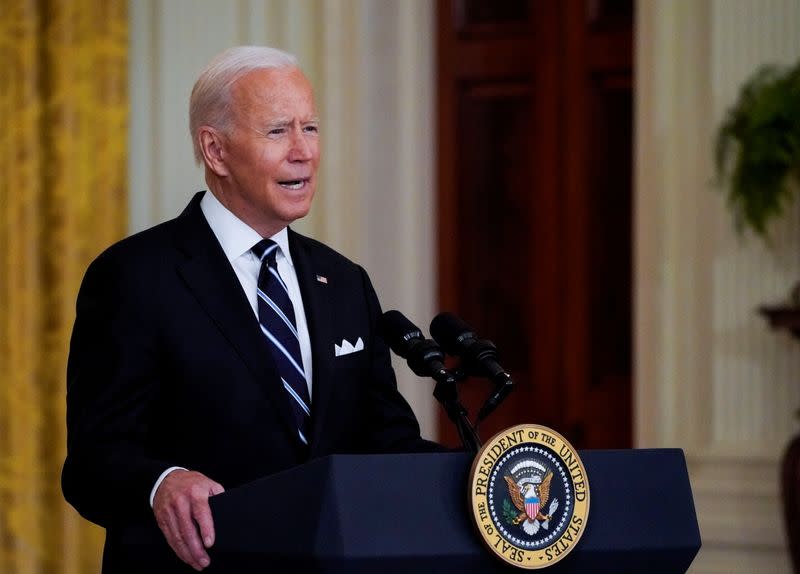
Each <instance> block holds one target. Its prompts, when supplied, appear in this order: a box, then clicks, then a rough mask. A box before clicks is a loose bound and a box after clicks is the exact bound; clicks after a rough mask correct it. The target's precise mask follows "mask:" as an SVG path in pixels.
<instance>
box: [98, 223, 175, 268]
mask: <svg viewBox="0 0 800 574" xmlns="http://www.w3.org/2000/svg"><path fill="white" fill-rule="evenodd" d="M174 225H175V220H174V219H172V220H170V221H166V222H164V223H160V224H158V225H155V226H153V227H150V228H149V229H145V230H143V231H139V232H137V233H134V234H132V235H129V236H128V237H125V238H124V239H120V240H119V241H117V242H116V243H113V244H112V245H110V246H109V247H107V248H106V249H105V250H104V251H103V252H102V253H100V255H98V256H97V258H96V259H95V261H94V263H96V264H103V263H107V264H118V263H121V262H125V263H127V264H128V265H133V264H136V263H137V262H146V261H149V262H153V261H156V260H158V259H160V257H159V254H160V253H164V252H166V251H167V250H168V249H169V248H170V246H171V245H172V243H173V241H172V236H173V233H174Z"/></svg>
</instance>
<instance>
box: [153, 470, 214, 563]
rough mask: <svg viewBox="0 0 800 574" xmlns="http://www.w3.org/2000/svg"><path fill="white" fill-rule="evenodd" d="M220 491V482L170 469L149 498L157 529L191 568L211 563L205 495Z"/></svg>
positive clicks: (211, 533) (210, 531) (210, 527)
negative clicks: (207, 549) (151, 500)
mask: <svg viewBox="0 0 800 574" xmlns="http://www.w3.org/2000/svg"><path fill="white" fill-rule="evenodd" d="M223 492H225V489H224V488H222V485H220V484H218V483H216V482H214V481H213V480H211V479H210V478H208V477H207V476H205V475H203V474H200V473H199V472H193V471H188V470H174V471H172V472H171V473H169V474H168V475H167V477H166V478H165V479H164V480H163V482H162V483H161V485H160V486H159V487H158V490H157V491H156V495H155V498H154V499H153V512H154V513H155V515H156V521H157V522H158V526H159V528H161V532H163V533H164V536H165V537H166V539H167V542H168V543H169V545H170V547H171V548H172V549H173V550H174V551H175V554H177V555H178V557H179V558H180V559H181V560H183V561H184V562H186V563H187V564H188V565H189V566H191V567H192V568H194V569H195V570H202V569H203V568H205V567H206V566H208V565H209V564H210V563H211V560H210V558H209V557H208V553H207V552H206V548H211V546H212V545H213V544H214V521H213V519H212V517H211V508H210V507H209V506H208V498H209V497H210V496H213V495H215V494H221V493H223ZM198 528H199V532H198Z"/></svg>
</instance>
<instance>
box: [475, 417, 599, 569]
mask: <svg viewBox="0 0 800 574" xmlns="http://www.w3.org/2000/svg"><path fill="white" fill-rule="evenodd" d="M469 480H470V484H469V488H470V491H469V497H470V505H471V508H472V513H473V516H474V518H475V524H476V525H477V527H478V531H479V532H480V534H481V536H482V538H483V540H484V542H485V543H486V545H487V546H488V547H489V548H490V549H491V550H492V552H494V553H495V554H496V555H497V556H499V557H500V558H502V559H503V560H504V561H506V562H508V563H509V564H512V565H514V566H517V567H519V568H527V569H536V568H546V567H548V566H551V565H553V564H555V563H556V562H558V561H559V560H561V559H562V558H564V557H565V556H566V555H567V554H569V553H570V551H571V550H572V549H573V548H574V547H575V545H576V544H577V543H578V540H580V538H581V535H582V534H583V531H584V530H585V529H586V521H587V519H588V517H589V481H588V479H587V477H586V469H585V468H584V467H583V463H582V462H581V459H580V457H579V456H578V452H577V451H576V450H575V449H574V448H572V445H571V444H569V442H567V440H566V439H565V438H564V437H562V436H561V435H560V434H558V433H557V432H555V431H553V430H550V429H549V428H547V427H543V426H539V425H519V426H515V427H512V428H510V429H507V430H504V431H502V432H500V433H498V434H496V435H495V436H493V437H492V438H491V440H489V442H487V443H486V445H485V446H484V447H483V448H482V449H481V451H480V452H479V453H478V455H477V456H476V457H475V462H473V463H472V470H471V471H470V475H469Z"/></svg>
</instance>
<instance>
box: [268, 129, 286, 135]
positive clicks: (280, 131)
mask: <svg viewBox="0 0 800 574" xmlns="http://www.w3.org/2000/svg"><path fill="white" fill-rule="evenodd" d="M267 133H268V134H269V135H271V136H281V135H283V134H285V133H286V129H285V128H275V129H271V130H269V131H268V132H267Z"/></svg>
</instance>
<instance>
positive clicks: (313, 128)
mask: <svg viewBox="0 0 800 574" xmlns="http://www.w3.org/2000/svg"><path fill="white" fill-rule="evenodd" d="M303 131H305V132H306V133H311V134H315V133H317V132H318V131H319V126H313V125H312V126H305V127H304V128H303Z"/></svg>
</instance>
